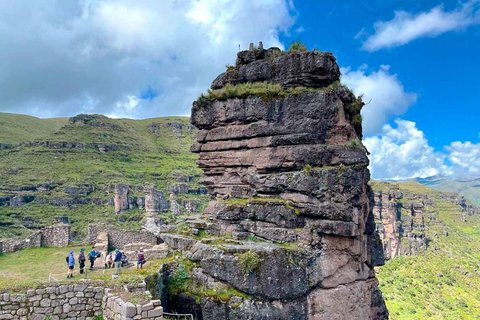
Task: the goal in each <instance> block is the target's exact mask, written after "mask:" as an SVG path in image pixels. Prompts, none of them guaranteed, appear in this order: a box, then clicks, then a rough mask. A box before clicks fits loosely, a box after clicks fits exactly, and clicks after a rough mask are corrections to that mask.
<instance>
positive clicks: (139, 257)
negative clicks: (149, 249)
mask: <svg viewBox="0 0 480 320" xmlns="http://www.w3.org/2000/svg"><path fill="white" fill-rule="evenodd" d="M145 262H147V261H146V260H145V252H143V248H140V251H139V252H138V255H137V269H138V268H140V269H142V268H143V265H144V264H145Z"/></svg>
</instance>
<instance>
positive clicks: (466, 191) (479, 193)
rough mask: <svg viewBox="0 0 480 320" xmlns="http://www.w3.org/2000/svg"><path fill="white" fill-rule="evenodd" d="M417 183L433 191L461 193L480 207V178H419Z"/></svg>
mask: <svg viewBox="0 0 480 320" xmlns="http://www.w3.org/2000/svg"><path fill="white" fill-rule="evenodd" d="M416 181H417V182H419V183H421V184H423V185H425V186H427V187H430V188H432V189H436V190H440V191H450V192H456V193H459V194H461V195H463V196H465V198H467V199H468V200H470V201H472V202H473V203H474V204H476V205H477V206H479V205H480V177H470V178H457V179H447V178H443V177H429V178H424V179H420V178H418V179H416Z"/></svg>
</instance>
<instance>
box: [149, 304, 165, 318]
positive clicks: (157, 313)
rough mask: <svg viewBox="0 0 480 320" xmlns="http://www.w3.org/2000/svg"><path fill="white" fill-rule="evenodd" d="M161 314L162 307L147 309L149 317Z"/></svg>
mask: <svg viewBox="0 0 480 320" xmlns="http://www.w3.org/2000/svg"><path fill="white" fill-rule="evenodd" d="M162 315H163V308H162V307H156V308H155V309H153V310H150V311H148V317H149V318H155V317H160V316H162Z"/></svg>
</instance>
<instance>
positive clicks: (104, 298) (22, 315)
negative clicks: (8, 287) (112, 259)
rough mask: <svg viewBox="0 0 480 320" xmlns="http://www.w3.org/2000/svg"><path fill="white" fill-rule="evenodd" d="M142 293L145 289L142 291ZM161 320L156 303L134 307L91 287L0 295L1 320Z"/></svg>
mask: <svg viewBox="0 0 480 320" xmlns="http://www.w3.org/2000/svg"><path fill="white" fill-rule="evenodd" d="M143 291H145V287H143ZM99 317H103V319H106V320H128V319H132V320H140V319H147V320H162V319H163V308H162V306H161V303H160V301H159V300H150V299H148V300H145V301H143V302H142V303H139V304H136V305H134V304H133V303H131V302H129V301H124V300H123V299H122V298H120V297H119V296H118V295H115V294H114V293H113V291H112V289H109V288H104V283H101V282H100V283H98V286H95V285H94V284H90V283H79V284H74V285H73V284H72V285H58V284H56V285H51V286H47V287H42V288H38V289H30V290H28V291H27V292H26V293H12V294H9V293H0V319H2V320H23V319H29V320H46V319H50V320H61V319H74V320H93V319H98V318H99Z"/></svg>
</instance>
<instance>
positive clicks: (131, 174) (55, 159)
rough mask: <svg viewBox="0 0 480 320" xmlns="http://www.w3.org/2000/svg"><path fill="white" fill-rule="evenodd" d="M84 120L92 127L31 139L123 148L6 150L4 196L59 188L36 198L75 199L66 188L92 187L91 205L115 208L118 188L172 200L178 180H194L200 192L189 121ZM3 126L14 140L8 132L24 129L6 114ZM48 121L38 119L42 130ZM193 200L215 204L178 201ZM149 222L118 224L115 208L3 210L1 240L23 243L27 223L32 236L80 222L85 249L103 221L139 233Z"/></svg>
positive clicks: (1, 171) (130, 219)
mask: <svg viewBox="0 0 480 320" xmlns="http://www.w3.org/2000/svg"><path fill="white" fill-rule="evenodd" d="M80 117H83V118H86V119H87V122H89V124H79V123H72V122H70V123H69V124H68V125H67V122H68V119H66V120H65V121H64V122H63V124H62V125H64V126H63V127H61V128H59V127H54V126H52V130H53V129H55V130H54V131H53V132H50V133H48V132H46V131H45V130H41V129H38V128H36V127H35V126H32V128H34V129H35V130H36V131H35V132H34V133H31V134H30V135H29V136H28V139H37V141H50V142H59V141H63V142H81V143H83V144H85V145H89V144H90V145H95V144H107V145H116V146H119V150H117V151H107V152H104V153H102V152H101V151H100V150H98V149H97V148H88V147H87V148H84V149H67V148H62V149H52V148H46V147H41V146H29V145H21V146H16V147H14V148H12V149H7V150H0V159H1V161H0V193H1V194H2V196H9V195H10V196H12V195H14V194H15V193H13V192H12V190H14V189H16V188H18V187H20V186H32V185H33V186H36V185H40V184H53V185H57V187H56V188H55V189H54V190H51V191H43V192H37V193H36V194H35V195H36V196H37V198H45V199H53V198H64V199H70V198H71V197H70V196H69V195H68V194H66V193H65V192H64V191H63V188H64V187H65V186H74V185H76V184H93V185H94V188H95V191H94V192H93V193H92V194H90V195H88V196H87V198H90V199H93V198H98V199H104V200H108V199H112V197H113V194H112V190H111V188H110V187H109V186H110V185H112V184H115V183H127V184H129V185H137V186H144V185H145V184H146V183H152V184H154V186H155V187H156V188H157V189H158V190H162V191H164V192H165V194H166V195H168V193H167V185H169V184H172V183H175V182H176V180H175V176H174V175H173V173H181V174H183V175H185V176H190V177H195V178H194V179H193V180H192V181H190V182H188V185H189V186H190V187H191V188H198V187H199V186H200V185H199V179H200V176H201V174H202V170H201V169H199V168H198V167H197V166H196V164H195V161H196V159H197V157H198V155H196V154H192V153H190V150H189V149H190V146H191V145H192V144H193V142H194V136H195V134H196V130H195V129H194V128H192V127H191V126H190V124H189V118H187V117H166V118H152V119H144V120H131V119H110V118H107V117H105V116H100V115H94V116H88V117H84V116H80ZM80 117H79V116H77V117H75V119H78V118H80ZM0 119H4V120H5V121H8V123H9V125H8V126H6V127H3V126H0V137H2V136H9V135H10V129H9V128H12V127H18V126H21V123H22V121H23V119H24V117H23V116H22V115H9V114H0ZM27 119H30V118H28V117H27ZM33 119H36V118H33ZM47 120H48V119H46V120H43V119H42V120H41V119H36V121H37V122H38V121H39V122H42V123H43V121H47ZM54 120H55V119H54ZM0 121H2V120H0ZM52 121H53V120H52ZM55 121H57V120H55ZM47 122H48V121H47ZM8 142H10V143H11V142H14V141H12V140H9V141H8ZM136 196H143V192H141V191H139V192H137V194H136ZM187 199H198V200H200V201H201V204H202V208H203V207H205V205H206V203H207V202H208V196H205V195H182V196H179V197H178V200H187ZM143 215H144V214H143V213H142V212H140V211H139V210H133V211H127V212H126V213H125V214H123V216H116V215H115V214H114V212H113V207H110V206H108V205H101V206H95V205H75V206H72V207H71V208H65V207H55V206H52V205H48V204H47V205H40V204H38V203H30V204H27V205H22V206H20V207H17V208H10V207H7V206H1V207H0V238H1V237H15V236H24V235H26V234H28V233H29V232H31V230H29V229H27V228H25V224H26V222H25V219H28V220H29V221H30V223H31V228H34V229H36V228H41V227H43V226H46V225H49V224H51V223H53V222H55V221H56V218H58V217H60V216H67V217H69V218H70V219H71V220H72V221H73V225H72V228H73V230H74V231H75V232H76V234H77V237H76V239H77V240H80V241H81V240H83V238H82V237H83V236H84V235H85V227H86V225H87V224H88V223H93V222H100V221H102V222H106V223H109V224H114V225H117V226H119V227H122V228H124V229H125V228H129V229H131V228H139V227H140V221H139V220H140V219H141V218H143ZM120 220H126V221H125V222H122V221H120ZM29 227H30V226H29Z"/></svg>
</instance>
